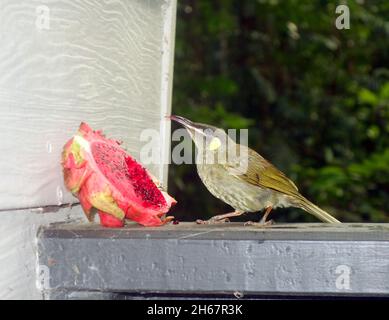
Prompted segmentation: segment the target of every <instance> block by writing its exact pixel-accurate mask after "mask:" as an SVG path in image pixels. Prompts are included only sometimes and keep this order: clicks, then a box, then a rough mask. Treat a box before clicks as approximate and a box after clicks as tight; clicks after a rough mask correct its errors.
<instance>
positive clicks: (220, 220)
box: [196, 217, 230, 224]
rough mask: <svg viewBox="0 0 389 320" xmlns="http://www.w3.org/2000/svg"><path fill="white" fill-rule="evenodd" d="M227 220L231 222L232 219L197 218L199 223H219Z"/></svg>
mask: <svg viewBox="0 0 389 320" xmlns="http://www.w3.org/2000/svg"><path fill="white" fill-rule="evenodd" d="M226 222H230V219H228V218H222V219H217V218H215V217H212V218H210V219H208V220H201V219H197V220H196V223H197V224H217V223H226Z"/></svg>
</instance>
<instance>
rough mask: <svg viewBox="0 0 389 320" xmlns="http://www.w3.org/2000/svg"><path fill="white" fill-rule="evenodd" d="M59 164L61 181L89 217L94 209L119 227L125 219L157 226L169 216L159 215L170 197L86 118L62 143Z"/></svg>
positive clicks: (104, 221)
mask: <svg viewBox="0 0 389 320" xmlns="http://www.w3.org/2000/svg"><path fill="white" fill-rule="evenodd" d="M62 165H63V172H64V180H65V185H66V187H67V188H68V189H69V190H70V191H71V192H72V193H73V194H74V195H75V196H76V197H78V199H79V200H80V203H81V205H82V208H83V209H84V212H85V214H86V216H87V218H88V219H89V220H90V221H92V220H93V212H94V211H93V209H94V208H95V209H97V210H98V212H99V216H100V222H101V224H102V225H104V226H107V227H121V226H123V224H124V219H125V218H127V219H131V220H133V221H136V222H138V223H139V224H142V225H144V226H160V225H163V224H165V223H167V222H169V221H171V220H172V219H173V217H171V216H169V217H166V216H165V215H166V213H167V212H168V211H169V209H170V207H171V206H172V205H174V204H175V203H176V200H174V199H173V198H172V197H171V196H169V195H168V194H167V193H166V192H164V191H163V190H161V188H160V187H159V182H158V181H157V180H156V179H155V178H154V177H153V176H152V175H151V174H150V173H149V172H148V171H147V170H146V169H145V168H143V167H142V166H141V165H140V164H139V163H138V162H137V161H136V160H135V159H133V158H132V157H131V156H130V155H129V154H128V153H127V152H126V151H125V150H123V149H122V148H121V147H120V144H119V142H117V141H116V140H112V139H108V138H106V137H105V136H104V135H103V134H102V132H101V131H94V130H92V129H91V128H90V127H89V126H88V125H87V124H86V123H81V125H80V128H79V130H78V132H77V134H76V135H75V136H74V137H72V138H71V139H70V140H69V141H68V142H67V143H66V144H65V146H64V150H63V153H62Z"/></svg>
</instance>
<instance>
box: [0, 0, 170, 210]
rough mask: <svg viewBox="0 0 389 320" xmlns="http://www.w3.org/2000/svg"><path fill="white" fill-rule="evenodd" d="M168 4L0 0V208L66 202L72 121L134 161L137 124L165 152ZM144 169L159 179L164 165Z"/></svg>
mask: <svg viewBox="0 0 389 320" xmlns="http://www.w3.org/2000/svg"><path fill="white" fill-rule="evenodd" d="M42 5H43V6H45V7H40V6H42ZM175 10H176V1H175V0H166V1H164V0H116V1H108V0H107V1H102V0H89V1H85V0H72V1H69V0H40V1H36V0H18V1H14V0H0V177H1V179H0V208H2V209H17V208H27V207H36V206H45V205H56V204H60V203H68V202H73V201H75V199H74V198H73V197H72V196H71V195H70V194H69V193H68V192H67V191H66V190H65V189H64V187H63V183H62V172H61V168H60V165H59V162H60V153H61V150H62V146H63V144H64V143H65V141H66V140H67V139H68V138H69V137H70V136H71V135H72V134H73V133H74V132H75V131H76V129H77V127H78V125H79V123H80V121H82V120H83V121H87V122H88V123H90V125H91V126H93V127H95V128H101V129H104V132H105V133H106V134H107V135H109V136H112V137H115V138H117V139H120V140H123V141H124V145H125V146H126V147H127V149H128V151H129V152H130V153H131V154H132V155H133V156H134V157H135V158H138V159H139V151H140V148H141V146H142V143H141V142H140V140H139V137H140V133H141V131H142V130H143V129H145V128H152V129H156V130H160V129H161V130H162V135H161V143H160V145H161V151H160V152H161V156H162V157H163V158H165V159H166V158H167V150H169V139H166V138H167V137H168V136H169V131H170V124H169V123H168V122H167V121H166V120H165V119H164V116H165V114H169V113H170V96H171V78H172V65H173V60H172V56H173V45H174V29H175ZM42 13H45V14H46V16H44V14H43V16H44V17H47V13H49V28H48V29H46V28H45V27H47V24H45V23H44V22H45V21H47V20H44V19H43V20H42ZM42 27H43V28H42ZM149 169H150V170H151V171H152V172H153V173H154V174H155V175H156V176H158V177H159V178H160V179H162V180H164V181H166V176H167V175H166V167H163V166H160V165H151V166H149ZM1 214H2V213H1Z"/></svg>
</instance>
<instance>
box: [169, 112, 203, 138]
mask: <svg viewBox="0 0 389 320" xmlns="http://www.w3.org/2000/svg"><path fill="white" fill-rule="evenodd" d="M168 118H169V119H170V120H173V121H175V122H178V123H180V124H181V125H183V126H184V127H185V128H186V129H187V130H188V131H189V132H190V133H193V134H194V133H195V132H197V133H200V134H202V135H204V131H203V130H202V129H200V128H199V127H198V126H196V124H195V123H194V122H192V121H190V120H188V119H186V118H184V117H181V116H175V115H171V116H169V117H168Z"/></svg>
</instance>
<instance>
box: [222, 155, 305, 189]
mask: <svg viewBox="0 0 389 320" xmlns="http://www.w3.org/2000/svg"><path fill="white" fill-rule="evenodd" d="M247 150H248V152H247V161H248V162H247V166H245V165H242V162H239V163H235V164H234V163H230V162H227V163H226V164H225V169H226V170H227V171H228V172H229V174H231V175H234V176H236V177H237V178H239V179H242V180H244V181H246V182H248V183H250V184H253V185H255V186H259V187H262V188H269V189H273V190H276V191H278V192H282V193H284V194H288V195H298V189H297V187H296V185H295V184H294V183H293V181H292V180H290V179H289V178H288V177H287V176H286V175H285V174H284V173H282V172H281V171H280V170H278V169H277V168H276V167H275V166H273V165H272V164H271V163H270V162H269V161H267V160H266V159H265V158H263V157H262V156H260V155H259V154H258V153H256V152H255V151H253V150H251V149H250V148H247ZM242 158H245V157H244V156H243V157H242ZM246 169H247V170H246Z"/></svg>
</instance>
